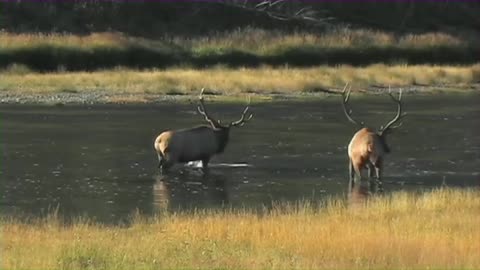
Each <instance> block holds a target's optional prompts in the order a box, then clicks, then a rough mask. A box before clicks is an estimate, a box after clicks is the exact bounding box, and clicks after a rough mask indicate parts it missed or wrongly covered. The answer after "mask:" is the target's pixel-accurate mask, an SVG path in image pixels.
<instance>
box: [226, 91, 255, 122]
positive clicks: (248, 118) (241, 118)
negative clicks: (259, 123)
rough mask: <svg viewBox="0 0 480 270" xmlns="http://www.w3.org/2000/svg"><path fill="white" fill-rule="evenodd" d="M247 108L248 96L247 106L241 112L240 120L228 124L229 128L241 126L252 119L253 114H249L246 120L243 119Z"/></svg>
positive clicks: (248, 105)
mask: <svg viewBox="0 0 480 270" xmlns="http://www.w3.org/2000/svg"><path fill="white" fill-rule="evenodd" d="M249 107H250V96H249V97H248V103H247V106H246V107H245V109H244V110H243V113H242V117H240V120H238V121H234V122H232V123H230V126H232V127H236V126H243V125H244V124H245V123H246V122H247V121H248V120H250V119H252V117H253V113H251V114H250V115H249V116H248V117H247V118H245V115H246V114H247V112H248V109H249Z"/></svg>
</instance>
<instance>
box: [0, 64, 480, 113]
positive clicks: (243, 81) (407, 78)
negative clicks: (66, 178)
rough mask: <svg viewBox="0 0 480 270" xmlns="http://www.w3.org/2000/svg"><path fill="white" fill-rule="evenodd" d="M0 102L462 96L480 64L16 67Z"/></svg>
mask: <svg viewBox="0 0 480 270" xmlns="http://www.w3.org/2000/svg"><path fill="white" fill-rule="evenodd" d="M0 76H1V77H2V80H1V81H0V102H1V103H20V104H104V103H158V102H189V101H190V100H192V99H193V98H196V96H197V95H198V93H199V90H200V89H201V88H206V89H208V90H207V91H206V94H209V95H211V97H212V98H214V99H218V100H222V101H232V100H233V101H235V100H242V101H243V100H244V98H245V96H246V95H250V96H252V98H253V100H254V101H258V102H261V101H272V100H285V99H302V98H312V97H323V96H325V95H331V94H338V93H339V91H341V90H342V88H343V86H344V85H345V84H346V83H347V82H348V83H350V85H352V86H353V89H354V91H356V92H361V93H379V92H382V91H383V90H385V89H387V88H388V86H389V85H391V86H392V88H393V89H394V90H395V89H399V88H401V89H403V90H404V91H405V92H408V93H436V92H455V91H460V92H468V91H472V90H473V91H477V90H479V89H480V85H479V82H480V65H478V64H476V65H470V66H432V65H413V66H409V65H395V66H388V65H383V64H377V65H371V66H366V67H352V66H338V67H328V66H320V67H312V68H289V67H282V68H273V67H266V66H265V67H261V68H241V69H229V68H225V67H221V66H219V67H216V68H211V69H191V68H171V69H166V70H157V69H154V70H146V71H139V70H132V69H122V68H117V69H112V70H104V71H96V72H54V73H37V72H33V71H31V70H29V69H28V68H26V67H23V66H19V65H15V66H12V67H10V68H9V69H7V70H4V71H3V72H0Z"/></svg>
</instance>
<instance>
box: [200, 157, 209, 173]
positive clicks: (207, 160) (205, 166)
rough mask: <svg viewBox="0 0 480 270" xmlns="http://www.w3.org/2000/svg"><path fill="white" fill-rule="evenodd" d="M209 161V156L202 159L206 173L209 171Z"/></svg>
mask: <svg viewBox="0 0 480 270" xmlns="http://www.w3.org/2000/svg"><path fill="white" fill-rule="evenodd" d="M208 162H210V159H209V158H204V159H202V169H203V172H204V173H207V172H208Z"/></svg>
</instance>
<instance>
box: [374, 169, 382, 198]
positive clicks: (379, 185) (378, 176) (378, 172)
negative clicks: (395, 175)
mask: <svg viewBox="0 0 480 270" xmlns="http://www.w3.org/2000/svg"><path fill="white" fill-rule="evenodd" d="M375 176H376V182H377V190H378V191H379V192H382V191H383V183H382V179H381V176H382V164H381V162H377V164H376V165H375Z"/></svg>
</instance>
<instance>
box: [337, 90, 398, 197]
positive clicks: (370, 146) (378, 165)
mask: <svg viewBox="0 0 480 270" xmlns="http://www.w3.org/2000/svg"><path fill="white" fill-rule="evenodd" d="M347 85H348V84H347ZM347 85H345V88H344V89H343V92H342V106H343V111H344V113H345V115H346V116H347V119H348V120H349V121H350V122H352V123H354V124H356V125H358V126H361V129H360V130H358V131H357V132H356V133H355V134H354V135H353V138H352V140H351V141H350V143H349V145H348V158H349V164H348V168H349V187H350V189H351V188H353V186H354V185H355V183H356V181H357V180H358V181H361V178H362V176H361V172H362V170H363V169H367V170H368V177H369V180H370V185H371V186H372V184H374V183H375V184H376V185H375V186H376V187H377V188H378V190H380V191H381V190H382V181H381V177H382V170H383V159H384V157H385V155H386V154H388V153H390V148H389V147H388V145H387V134H389V133H390V132H391V131H392V130H393V129H394V128H397V127H399V126H400V125H401V124H400V125H397V126H394V124H395V123H397V122H398V121H399V120H400V119H401V118H402V117H403V116H405V114H403V115H402V103H401V99H402V91H400V92H399V96H398V98H395V97H394V96H393V95H392V94H391V93H390V92H389V93H388V94H389V96H390V97H391V98H392V100H393V101H394V102H395V103H396V104H397V114H396V116H395V117H394V118H393V119H392V120H390V121H389V122H388V123H387V124H386V125H385V126H382V127H381V128H380V129H379V130H373V129H371V128H368V127H365V125H364V123H363V122H360V123H358V122H357V121H355V120H354V119H353V118H352V116H351V111H348V110H347V108H346V103H347V102H348V99H349V97H350V92H351V87H350V88H349V90H348V91H346V89H347Z"/></svg>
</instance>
